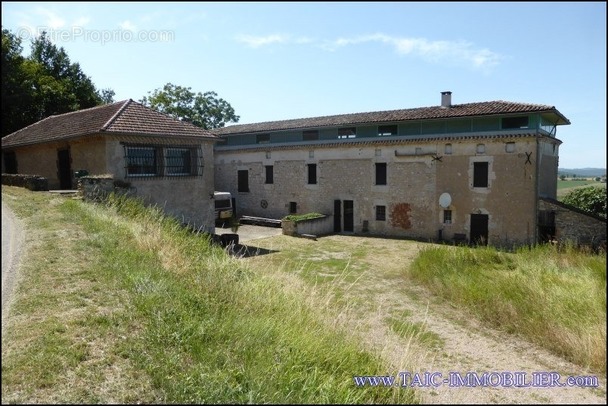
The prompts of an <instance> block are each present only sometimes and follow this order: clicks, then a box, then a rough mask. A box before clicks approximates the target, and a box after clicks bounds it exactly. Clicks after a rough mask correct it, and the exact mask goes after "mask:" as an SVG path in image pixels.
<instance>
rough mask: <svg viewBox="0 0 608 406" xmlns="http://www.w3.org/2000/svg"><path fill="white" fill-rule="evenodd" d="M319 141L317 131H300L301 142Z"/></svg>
mask: <svg viewBox="0 0 608 406" xmlns="http://www.w3.org/2000/svg"><path fill="white" fill-rule="evenodd" d="M318 139H319V130H306V131H302V140H303V141H316V140H318Z"/></svg>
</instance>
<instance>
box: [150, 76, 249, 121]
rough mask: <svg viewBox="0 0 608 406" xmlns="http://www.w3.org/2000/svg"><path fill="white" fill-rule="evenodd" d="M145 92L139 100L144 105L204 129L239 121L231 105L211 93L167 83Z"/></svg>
mask: <svg viewBox="0 0 608 406" xmlns="http://www.w3.org/2000/svg"><path fill="white" fill-rule="evenodd" d="M148 94H149V96H148V97H146V96H144V97H143V98H142V99H141V103H142V104H144V105H145V106H148V107H150V108H153V109H154V110H156V111H159V112H161V113H165V114H168V115H170V116H172V117H174V118H176V119H178V120H185V121H189V122H191V123H192V124H194V125H196V126H199V127H202V128H204V129H207V130H210V129H212V128H220V127H224V126H225V125H226V123H229V122H234V123H236V122H238V121H239V116H237V115H236V114H234V109H233V108H232V106H231V105H230V104H229V103H228V102H227V101H225V100H224V99H222V98H218V95H217V93H215V92H205V93H200V92H198V93H194V92H193V91H192V90H191V88H190V87H183V86H177V85H174V84H172V83H167V84H166V85H164V86H163V87H162V88H159V89H156V90H154V91H152V92H148Z"/></svg>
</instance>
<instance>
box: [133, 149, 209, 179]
mask: <svg viewBox="0 0 608 406" xmlns="http://www.w3.org/2000/svg"><path fill="white" fill-rule="evenodd" d="M124 150H125V162H126V174H127V177H162V176H202V174H203V151H202V150H201V148H200V147H191V146H171V147H167V146H163V145H128V144H126V145H124Z"/></svg>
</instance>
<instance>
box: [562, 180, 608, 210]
mask: <svg viewBox="0 0 608 406" xmlns="http://www.w3.org/2000/svg"><path fill="white" fill-rule="evenodd" d="M563 202H564V203H566V204H569V205H571V206H574V207H576V208H577V209H580V210H583V211H585V212H587V213H590V214H594V215H596V216H599V217H602V218H606V189H605V188H603V187H595V186H589V187H584V188H580V189H574V190H573V191H571V192H569V193H568V194H567V195H566V196H564V199H563Z"/></svg>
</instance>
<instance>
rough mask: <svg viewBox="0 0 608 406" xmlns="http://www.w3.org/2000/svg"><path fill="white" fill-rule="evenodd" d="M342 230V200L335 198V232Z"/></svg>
mask: <svg viewBox="0 0 608 406" xmlns="http://www.w3.org/2000/svg"><path fill="white" fill-rule="evenodd" d="M340 231H342V200H334V233H339V232H340Z"/></svg>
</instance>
